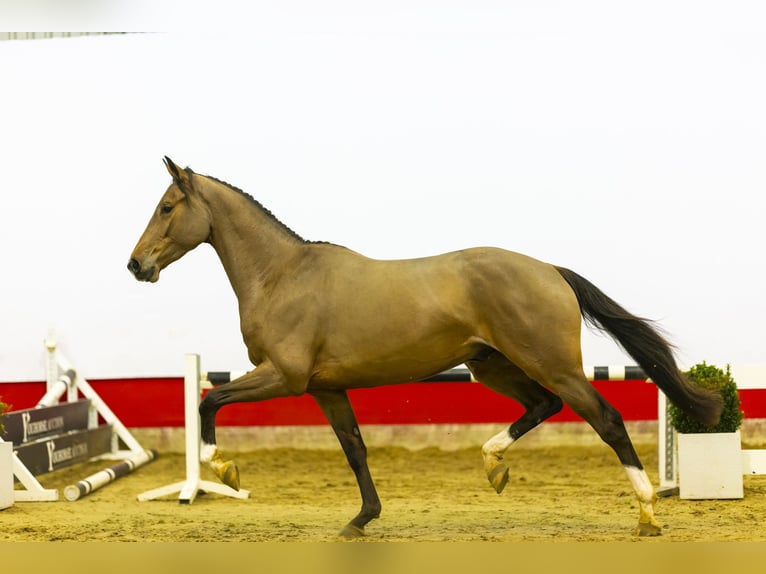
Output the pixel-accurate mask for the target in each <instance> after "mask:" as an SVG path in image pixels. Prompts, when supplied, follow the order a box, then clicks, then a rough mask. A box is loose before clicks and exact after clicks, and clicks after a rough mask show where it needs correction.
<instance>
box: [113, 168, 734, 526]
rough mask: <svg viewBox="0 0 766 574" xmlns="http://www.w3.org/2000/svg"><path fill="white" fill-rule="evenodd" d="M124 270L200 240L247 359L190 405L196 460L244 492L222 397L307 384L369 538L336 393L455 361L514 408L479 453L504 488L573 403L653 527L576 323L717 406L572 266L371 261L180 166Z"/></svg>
mask: <svg viewBox="0 0 766 574" xmlns="http://www.w3.org/2000/svg"><path fill="white" fill-rule="evenodd" d="M165 165H166V167H167V169H168V171H169V172H170V175H171V176H172V178H173V182H172V183H171V185H170V186H169V187H168V189H167V191H165V194H164V195H163V196H162V199H161V200H160V202H159V205H158V206H157V208H156V210H155V212H154V214H153V215H152V218H151V220H150V221H149V224H148V226H147V228H146V231H144V233H143V235H142V236H141V238H140V240H139V241H138V244H137V245H136V247H135V249H134V250H133V253H132V255H131V258H130V262H129V263H128V269H129V270H130V271H131V272H132V273H133V275H134V276H135V277H136V279H138V280H140V281H151V282H154V281H157V279H158V278H159V274H160V271H161V270H162V269H163V268H165V267H166V266H167V265H169V264H170V263H172V262H173V261H175V260H176V259H178V258H180V257H181V256H183V255H184V254H185V253H186V252H188V251H190V250H192V249H194V248H195V247H197V246H198V245H199V244H200V243H205V242H206V243H210V244H211V245H212V246H213V249H215V251H216V253H217V254H218V257H219V258H220V259H221V262H222V263H223V267H224V269H225V271H226V274H227V275H228V277H229V281H230V282H231V286H232V287H233V289H234V293H235V294H236V296H237V299H238V302H239V313H240V323H241V329H242V336H243V338H244V342H245V345H246V346H247V349H248V354H249V357H250V360H251V361H252V363H253V364H254V365H256V366H257V368H255V369H253V370H252V371H250V372H249V373H247V374H246V375H244V376H242V377H240V378H239V379H237V380H235V381H233V382H231V383H229V384H226V385H221V386H219V387H216V388H214V389H213V390H211V391H210V392H209V393H208V394H207V395H206V396H205V398H204V399H203V400H202V402H201V404H200V409H199V410H200V416H201V423H202V431H201V434H202V441H203V446H202V460H203V461H206V462H209V463H210V464H211V466H212V468H213V469H214V470H215V472H216V474H217V475H218V477H219V478H220V479H221V480H222V481H223V482H224V483H226V484H228V485H229V486H232V487H233V488H237V489H238V488H239V471H238V470H237V467H236V466H235V465H234V463H233V462H232V461H226V460H224V459H223V457H222V456H221V454H220V452H219V451H218V449H217V447H216V438H215V416H216V412H217V411H218V409H220V408H221V407H222V406H224V405H227V404H231V403H237V402H246V401H262V400H266V399H272V398H275V397H286V396H294V395H300V394H303V393H308V394H309V395H311V396H312V397H314V399H315V400H316V402H317V403H318V404H319V406H320V408H321V409H322V411H323V412H324V414H325V415H326V416H327V419H328V420H329V422H330V424H331V425H332V428H333V430H334V431H335V433H336V435H337V437H338V439H339V441H340V444H341V446H342V448H343V450H344V452H345V454H346V456H347V458H348V462H349V464H350V466H351V468H352V469H353V471H354V474H355V475H356V479H357V482H358V485H359V489H360V492H361V498H362V507H361V510H360V512H359V514H358V515H357V516H355V517H354V518H353V519H352V520H351V521H350V522H349V523H348V524H347V525H346V526H345V527H344V528H343V530H342V531H341V535H343V536H346V537H352V536H360V535H363V534H364V527H365V525H366V524H367V523H368V522H369V521H370V520H372V519H373V518H377V517H378V516H379V514H380V510H381V505H380V499H379V498H378V494H377V492H376V490H375V486H374V484H373V481H372V477H371V476H370V472H369V469H368V466H367V453H366V447H365V445H364V442H363V441H362V437H361V434H360V432H359V427H358V425H357V422H356V419H355V416H354V413H353V411H352V408H351V404H350V403H349V399H348V396H347V393H346V390H347V389H351V388H360V387H373V386H377V385H389V384H395V383H403V382H409V381H421V380H423V379H426V378H428V377H430V376H432V375H434V374H436V373H439V372H441V371H443V370H445V369H449V368H451V367H454V366H455V365H458V364H461V363H465V365H466V366H467V367H468V368H469V369H470V370H471V372H472V373H473V375H474V376H475V378H476V379H477V380H478V381H480V382H481V383H482V384H484V385H486V386H487V387H489V388H491V389H493V390H495V391H497V392H498V393H500V394H502V395H505V396H507V397H511V398H513V399H515V400H516V401H518V402H519V403H520V404H521V405H522V406H523V407H524V409H525V413H524V414H523V415H522V416H521V417H520V418H519V419H518V420H517V421H516V422H514V423H513V424H512V425H511V426H510V428H508V429H507V430H503V431H502V432H500V433H499V434H497V435H496V436H494V437H493V438H491V439H490V440H489V441H487V443H486V444H485V445H484V446H483V448H482V454H483V457H484V467H485V470H486V472H487V476H488V478H489V481H490V483H491V484H492V486H493V487H494V488H495V490H496V491H497V492H498V493H499V492H501V491H502V489H503V488H504V487H505V485H506V483H507V481H508V471H509V469H508V465H507V463H506V462H505V461H504V460H503V455H504V453H505V451H506V450H507V449H508V447H509V446H510V445H511V444H512V443H513V442H514V441H516V440H518V439H519V438H520V437H521V436H522V435H523V434H525V433H526V432H528V431H529V430H530V429H532V428H534V427H535V426H537V425H538V424H540V423H541V422H542V421H544V420H545V419H547V418H548V417H550V416H551V415H553V414H555V413H556V412H558V411H559V410H560V409H561V408H562V404H563V403H566V404H568V405H569V406H570V407H571V408H572V410H574V411H575V412H576V413H577V414H579V415H580V416H581V417H582V418H583V419H584V420H586V421H587V422H588V423H590V425H591V426H592V427H593V428H594V429H595V431H596V432H597V433H598V434H599V436H600V437H601V438H602V439H603V440H604V441H605V442H606V443H607V444H608V445H609V446H611V447H612V449H614V451H615V453H616V454H617V457H618V458H619V460H620V462H621V463H622V465H623V467H624V468H625V470H626V472H627V475H628V478H629V480H630V483H631V485H632V487H633V489H634V491H635V493H636V496H637V498H638V502H639V506H640V516H639V523H638V533H639V534H640V535H655V534H659V533H660V526H659V524H658V522H657V521H656V519H655V517H654V510H653V503H654V500H655V499H656V496H655V493H654V489H653V488H652V485H651V483H650V481H649V479H648V477H647V475H646V473H645V471H644V470H643V466H642V464H641V461H640V460H639V458H638V456H637V454H636V452H635V450H634V448H633V445H632V443H631V441H630V438H629V436H628V433H627V432H626V430H625V426H624V425H623V422H622V417H621V416H620V414H619V413H618V412H617V411H616V410H615V409H614V408H613V407H612V406H611V405H609V404H608V403H607V402H606V401H605V400H604V399H603V397H601V396H600V395H599V394H598V393H597V392H596V390H595V389H594V388H593V387H592V386H591V385H590V383H589V381H588V379H587V378H586V377H585V374H584V373H583V368H582V356H581V350H580V328H581V323H582V320H583V319H585V320H586V321H588V322H589V323H590V324H592V325H594V326H595V327H597V328H599V329H602V330H604V331H606V332H608V333H609V334H610V335H611V336H612V337H614V338H615V340H616V341H618V342H619V343H620V344H621V345H622V346H623V347H624V348H625V350H626V351H627V352H628V353H629V354H630V355H631V356H632V357H633V359H634V360H635V361H636V362H637V363H638V364H639V365H640V366H641V367H642V368H643V369H644V371H645V372H646V373H647V374H648V375H649V376H650V377H651V378H652V380H653V381H654V382H655V383H656V384H657V386H658V387H659V388H660V389H661V390H662V391H663V392H664V393H665V394H666V395H667V396H668V398H669V399H670V400H671V401H672V402H674V403H675V404H676V405H678V407H680V408H681V409H683V410H685V411H687V412H688V413H690V414H691V415H692V416H694V417H696V418H697V419H699V420H700V421H702V422H703V423H705V424H714V423H715V422H716V421H717V420H718V418H719V416H720V411H721V400H720V397H719V396H718V395H715V394H711V393H709V392H708V391H704V390H702V389H700V388H698V387H695V386H692V385H691V384H689V383H688V382H687V381H686V379H685V378H684V377H683V376H682V374H681V373H680V371H679V369H678V368H677V366H676V363H675V361H674V358H673V354H672V350H671V347H670V346H669V345H668V343H667V342H666V341H665V340H664V338H663V337H662V336H661V335H660V334H659V333H658V331H657V330H656V329H655V328H654V327H653V325H652V324H651V323H650V322H648V321H646V320H644V319H641V318H639V317H636V316H634V315H632V314H630V313H629V312H627V311H626V310H625V309H623V308H622V307H620V306H619V305H618V304H617V303H615V302H614V301H613V300H612V299H610V298H609V297H607V296H606V295H604V293H602V292H601V291H600V290H599V289H597V288H596V287H595V286H594V285H592V284H591V283H590V282H588V281H587V280H585V279H583V278H582V277H580V276H579V275H577V274H576V273H574V272H572V271H569V270H568V269H564V268H561V267H556V266H553V265H550V264H548V263H543V262H540V261H537V260H535V259H532V258H530V257H527V256H525V255H521V254H518V253H513V252H510V251H504V250H501V249H495V248H473V249H466V250H463V251H457V252H454V253H447V254H443V255H439V256H435V257H426V258H421V259H409V260H398V261H379V260H373V259H369V258H367V257H364V256H362V255H359V254H358V253H355V252H354V251H351V250H349V249H346V248H345V247H340V246H337V245H332V244H328V243H314V242H308V241H305V240H303V239H302V238H301V237H300V236H298V235H297V234H296V233H294V232H293V231H291V230H290V229H288V228H287V227H286V226H285V225H283V224H282V223H281V222H279V221H278V220H277V219H276V218H275V217H274V216H273V215H272V214H271V213H270V212H269V211H268V210H266V209H265V208H264V207H263V206H262V205H261V204H259V203H258V202H257V201H255V200H254V199H253V198H252V197H250V196H249V195H247V194H245V193H244V192H242V191H240V190H238V189H236V188H234V187H232V186H231V185H229V184H226V183H224V182H222V181H219V180H217V179H215V178H212V177H209V176H203V175H199V174H196V173H194V172H193V171H192V170H191V169H189V168H186V169H181V168H180V167H179V166H177V165H176V164H174V163H173V162H172V161H171V160H170V159H169V158H167V157H166V158H165Z"/></svg>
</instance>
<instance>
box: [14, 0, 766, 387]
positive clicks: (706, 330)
mask: <svg viewBox="0 0 766 574" xmlns="http://www.w3.org/2000/svg"><path fill="white" fill-rule="evenodd" d="M82 4H83V6H86V5H88V3H87V2H83V3H82ZM129 4H130V3H128V5H129ZM184 5H185V6H187V9H186V10H185V11H184V12H183V17H184V18H186V19H187V21H182V20H180V18H181V12H180V11H179V12H174V10H173V8H174V7H175V8H178V6H177V3H172V2H170V3H165V4H162V6H163V9H162V10H160V9H158V12H157V14H158V15H157V14H155V15H154V16H153V17H155V20H154V21H153V25H146V26H144V27H143V28H141V29H155V30H157V29H159V30H170V31H169V32H166V33H158V34H148V35H128V36H106V37H86V38H75V39H66V40H63V39H62V40H55V39H54V40H36V41H6V42H0V78H1V79H2V80H1V81H2V90H1V91H0V104H1V106H0V114H1V115H0V125H2V131H0V166H2V167H0V201H1V203H0V205H1V206H2V207H0V216H1V217H2V221H3V225H2V226H0V255H1V258H0V262H1V264H2V267H0V269H2V275H1V277H2V282H1V283H0V294H1V297H0V325H1V327H0V381H7V380H34V379H40V378H42V376H43V368H42V353H43V346H42V342H43V339H44V338H45V335H46V333H47V330H48V328H49V327H55V328H56V329H57V331H58V333H59V337H60V340H61V345H62V348H63V350H65V351H66V352H67V354H68V355H69V356H70V358H71V359H72V361H73V362H74V363H75V364H76V365H78V366H79V367H80V369H81V370H82V371H83V372H84V373H85V374H86V376H89V377H91V378H102V377H133V376H159V375H177V374H179V373H180V372H181V370H182V355H183V353H186V352H200V353H202V354H203V361H204V366H205V368H210V369H226V368H232V369H235V368H236V369H241V368H247V355H246V352H245V349H244V346H243V345H242V343H241V339H240V335H239V328H238V317H237V310H236V302H235V299H234V295H233V293H232V292H231V290H230V288H229V286H228V284H227V282H226V278H225V276H224V274H223V271H222V269H221V267H220V264H219V263H218V262H217V261H216V260H215V258H214V254H213V252H212V250H210V249H209V248H207V247H202V248H200V249H198V250H197V251H195V252H193V253H190V254H189V255H187V256H186V257H185V258H184V259H182V260H181V261H179V262H177V263H175V264H174V265H173V266H172V267H171V268H169V269H168V270H166V271H165V272H164V273H163V275H162V279H161V280H160V282H159V283H157V284H154V285H147V284H139V283H137V282H136V281H134V280H133V279H132V278H131V276H130V274H129V273H128V271H127V270H126V268H125V265H126V263H127V259H128V256H129V254H130V252H131V250H132V248H133V245H134V244H135V242H136V240H137V239H138V236H139V235H140V233H141V232H142V231H143V228H144V226H145V224H146V222H147V220H148V218H149V215H150V212H151V211H152V209H153V208H154V206H155V204H156V202H157V201H158V199H159V197H160V195H161V193H162V192H163V191H164V189H165V187H166V186H167V185H168V183H169V177H168V175H167V173H166V171H165V169H164V167H163V165H162V162H161V158H162V156H163V155H169V156H171V157H172V158H173V159H174V160H175V161H176V162H178V163H180V164H183V165H190V166H191V167H192V168H194V169H195V170H196V171H198V172H200V173H206V174H210V175H214V176H216V177H219V178H221V179H225V180H227V181H229V182H231V183H233V184H235V185H237V186H238V187H241V188H243V189H244V190H246V191H248V192H249V193H251V194H253V195H254V196H256V197H257V198H258V199H259V200H260V201H261V202H262V203H263V204H264V205H266V206H267V207H269V208H270V209H271V210H272V211H273V212H274V213H275V214H276V215H277V216H278V217H279V218H280V219H282V220H283V221H284V222H285V223H286V224H287V225H289V226H290V227H292V228H293V229H295V230H296V231H297V232H298V233H300V234H301V235H303V236H304V237H306V238H308V239H317V240H327V241H332V242H335V243H339V244H343V245H347V246H349V247H351V248H353V249H355V250H357V251H360V252H363V253H365V254H367V255H370V256H374V257H381V258H395V257H408V256H420V255H427V254H435V253H439V252H443V251H447V250H451V249H456V248H462V247H465V246H469V245H496V246H500V247H506V248H509V249H513V250H516V251H521V252H524V253H527V254H530V255H533V256H536V257H538V258H541V259H544V260H547V261H550V262H553V263H556V264H560V265H564V266H567V267H570V268H572V269H574V270H577V271H578V272H580V273H581V274H583V275H585V276H586V277H589V278H590V279H591V280H593V281H594V282H595V283H596V284H597V285H599V286H601V287H602V288H603V289H604V290H605V291H606V292H607V293H609V294H610V295H612V296H613V297H614V298H615V299H617V300H618V301H620V302H621V303H623V304H624V305H625V306H626V307H628V308H629V309H630V310H632V311H634V312H636V313H638V314H641V315H644V316H648V317H651V318H654V319H657V320H659V321H660V323H661V325H662V326H663V327H665V329H666V330H667V331H668V332H669V334H670V337H671V339H672V340H673V341H675V343H676V344H677V345H678V350H679V359H680V360H681V362H683V363H686V364H690V363H692V362H697V361H700V360H703V359H704V360H707V361H708V362H714V363H719V364H724V363H727V362H729V363H737V364H741V363H763V362H764V361H765V360H766V337H764V331H763V327H762V325H763V324H764V322H765V321H766V304H765V303H764V297H763V282H764V279H765V277H764V276H765V275H766V273H764V255H763V250H764V245H766V241H764V239H765V236H766V232H765V231H764V223H763V222H764V208H763V202H762V195H763V191H764V188H765V184H766V169H764V167H765V165H766V112H765V111H764V110H765V109H766V107H765V106H764V102H766V76H764V74H763V70H764V69H766V36H764V35H763V33H762V29H761V26H760V23H761V22H763V17H764V15H766V9H765V8H763V7H762V6H763V5H762V4H760V3H757V2H732V3H725V4H724V3H720V4H719V3H713V4H709V3H698V2H691V1H688V2H672V1H670V2H668V1H663V2H660V1H656V2H655V1H650V2H644V3H641V4H636V5H635V6H634V7H632V8H630V7H628V6H627V5H624V4H623V3H613V2H577V3H568V2H533V3H530V2H497V3H465V4H457V3H453V4H447V3H443V2H433V3H432V2H417V1H415V2H402V3H384V4H381V8H379V9H377V10H376V11H369V10H368V9H366V8H362V7H360V6H361V5H360V4H359V3H337V2H336V3H329V4H328V3H311V2H303V3H301V2H283V3H278V6H279V8H274V9H271V10H268V11H267V10H265V9H260V8H250V7H249V6H250V4H249V3H241V4H239V5H236V4H234V3H229V2H226V3H223V4H221V6H224V7H225V9H224V8H222V9H221V12H220V13H216V18H214V19H212V20H210V19H209V18H210V15H211V14H210V13H209V12H205V11H204V10H203V9H202V8H200V7H199V5H198V3H190V4H189V3H185V4H184ZM320 5H321V9H320V8H319V6H320ZM136 6H141V7H142V9H146V6H145V5H144V3H138V4H136ZM189 6H192V7H196V8H197V9H196V10H194V9H191V10H190V9H188V7H189ZM240 6H241V7H240ZM618 6H619V7H618ZM86 7H87V6H86ZM115 14H117V15H118V16H119V17H121V18H124V17H126V15H128V16H130V17H129V18H128V19H127V20H125V21H126V22H127V23H128V24H129V25H130V26H132V27H129V26H126V27H125V28H121V29H138V28H139V27H140V26H139V25H140V24H142V23H144V22H145V21H144V20H141V18H140V17H137V16H135V14H132V13H130V9H129V7H126V5H123V4H121V5H120V9H119V10H117V11H116V12H115ZM176 15H178V18H176ZM139 16H141V15H139ZM144 16H145V14H144ZM148 18H149V20H147V21H148V22H152V20H151V18H152V14H149V16H148ZM99 23H100V21H99ZM118 28H119V27H118ZM99 29H107V28H99ZM202 30H206V32H201V31H202ZM210 30H216V31H210ZM218 30H220V31H218ZM583 344H584V352H585V362H586V363H589V364H609V363H611V364H622V363H632V361H631V360H630V359H627V358H626V357H624V355H623V354H622V352H621V351H620V350H619V349H618V348H617V347H616V346H614V345H613V344H612V343H611V342H610V341H609V340H608V339H605V338H603V337H599V336H594V335H585V336H584V339H583Z"/></svg>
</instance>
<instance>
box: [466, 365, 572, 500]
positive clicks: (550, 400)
mask: <svg viewBox="0 0 766 574" xmlns="http://www.w3.org/2000/svg"><path fill="white" fill-rule="evenodd" d="M466 366H467V367H468V368H469V369H470V370H471V372H472V373H473V375H474V377H475V378H476V380H477V381H479V382H481V383H482V384H484V385H485V386H487V387H489V388H490V389H492V390H494V391H496V392H498V393H500V394H502V395H505V396H507V397H510V398H512V399H514V400H515V401H517V402H518V403H520V404H521V405H522V406H523V407H524V409H525V411H524V414H523V415H521V417H519V419H518V420H517V421H516V422H514V423H513V424H512V425H511V426H510V427H509V428H508V429H507V430H504V431H502V432H500V433H498V434H497V435H495V436H494V437H492V438H491V439H489V440H488V441H487V442H486V443H485V444H484V446H483V447H482V455H483V457H484V470H485V471H486V472H487V478H488V479H489V482H490V484H491V485H492V486H493V487H494V488H495V490H496V491H497V493H498V494H499V493H500V492H502V491H503V489H504V488H505V485H506V484H507V483H508V473H509V468H508V464H507V463H506V462H504V460H503V455H504V453H505V451H506V450H508V447H510V446H511V444H513V443H514V442H515V441H517V440H518V439H519V438H521V437H522V436H523V435H524V434H526V433H527V432H529V431H530V430H532V429H533V428H534V427H536V426H537V425H539V424H540V423H541V422H543V421H544V420H545V419H547V418H548V417H550V416H552V415H554V414H556V413H557V412H559V411H560V410H561V408H562V406H563V405H562V401H561V399H560V398H559V397H558V396H556V395H555V394H553V393H552V392H550V391H549V390H548V389H546V388H544V387H543V386H541V385H540V384H538V383H537V382H535V381H534V380H532V379H530V378H529V377H528V376H527V375H526V374H525V373H524V371H522V370H521V369H520V368H519V367H517V366H516V365H514V364H513V363H512V362H511V361H509V360H508V359H507V358H506V357H505V356H504V355H502V354H500V353H498V352H496V351H494V352H492V353H491V354H490V355H489V356H488V357H487V358H486V359H484V360H481V361H468V362H467V363H466Z"/></svg>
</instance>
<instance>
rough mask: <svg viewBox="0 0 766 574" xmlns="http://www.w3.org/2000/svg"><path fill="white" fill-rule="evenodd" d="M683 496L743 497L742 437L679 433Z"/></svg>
mask: <svg viewBox="0 0 766 574" xmlns="http://www.w3.org/2000/svg"><path fill="white" fill-rule="evenodd" d="M678 486H679V496H680V497H681V498H686V499H695V500H698V499H717V498H742V497H743V492H742V440H741V438H740V434H739V431H737V432H733V433H700V434H683V433H678Z"/></svg>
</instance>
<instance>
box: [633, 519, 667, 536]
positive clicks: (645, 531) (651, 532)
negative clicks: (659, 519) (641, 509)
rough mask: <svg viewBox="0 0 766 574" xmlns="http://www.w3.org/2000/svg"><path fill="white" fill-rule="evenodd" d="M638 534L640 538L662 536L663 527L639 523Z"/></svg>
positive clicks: (649, 523)
mask: <svg viewBox="0 0 766 574" xmlns="http://www.w3.org/2000/svg"><path fill="white" fill-rule="evenodd" d="M636 534H638V535H639V536H660V535H661V534H662V527H661V526H660V525H659V524H654V523H651V522H639V523H638V528H636Z"/></svg>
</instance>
